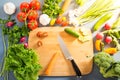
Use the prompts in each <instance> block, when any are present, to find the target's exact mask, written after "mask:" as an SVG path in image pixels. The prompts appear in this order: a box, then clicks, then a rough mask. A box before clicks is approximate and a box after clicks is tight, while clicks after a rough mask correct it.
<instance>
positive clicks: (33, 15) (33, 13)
mask: <svg viewBox="0 0 120 80" xmlns="http://www.w3.org/2000/svg"><path fill="white" fill-rule="evenodd" d="M37 18H38V13H37V11H35V10H29V12H28V19H29V20H32V19H34V20H35V19H37Z"/></svg>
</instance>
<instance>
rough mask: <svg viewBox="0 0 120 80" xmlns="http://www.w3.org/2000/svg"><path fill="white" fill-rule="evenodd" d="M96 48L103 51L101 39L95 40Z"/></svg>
mask: <svg viewBox="0 0 120 80" xmlns="http://www.w3.org/2000/svg"><path fill="white" fill-rule="evenodd" d="M95 49H96V50H97V51H101V40H96V41H95Z"/></svg>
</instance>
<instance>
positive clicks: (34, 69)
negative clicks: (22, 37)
mask: <svg viewBox="0 0 120 80" xmlns="http://www.w3.org/2000/svg"><path fill="white" fill-rule="evenodd" d="M40 68H41V66H40V64H38V57H37V55H36V53H35V52H34V51H33V50H32V49H26V48H24V46H23V45H22V44H15V45H12V46H10V47H9V48H8V55H7V57H6V63H5V69H6V70H8V71H13V73H14V76H15V78H16V79H17V80H37V78H38V72H39V70H40Z"/></svg>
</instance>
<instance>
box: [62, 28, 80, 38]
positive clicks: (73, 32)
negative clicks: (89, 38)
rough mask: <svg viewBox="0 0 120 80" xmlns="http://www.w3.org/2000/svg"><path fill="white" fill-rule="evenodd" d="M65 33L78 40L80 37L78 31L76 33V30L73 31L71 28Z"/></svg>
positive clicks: (66, 29)
mask: <svg viewBox="0 0 120 80" xmlns="http://www.w3.org/2000/svg"><path fill="white" fill-rule="evenodd" d="M64 31H65V32H66V33H68V34H70V35H72V36H74V37H76V38H78V37H79V36H80V33H79V32H77V31H75V30H73V29H71V28H65V29H64Z"/></svg>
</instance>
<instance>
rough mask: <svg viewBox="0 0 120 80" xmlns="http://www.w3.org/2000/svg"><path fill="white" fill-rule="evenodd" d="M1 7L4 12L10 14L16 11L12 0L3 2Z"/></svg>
mask: <svg viewBox="0 0 120 80" xmlns="http://www.w3.org/2000/svg"><path fill="white" fill-rule="evenodd" d="M3 9H4V11H5V13H6V14H8V15H12V14H14V13H15V11H16V6H15V4H14V3H12V2H7V3H5V4H4V6H3Z"/></svg>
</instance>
